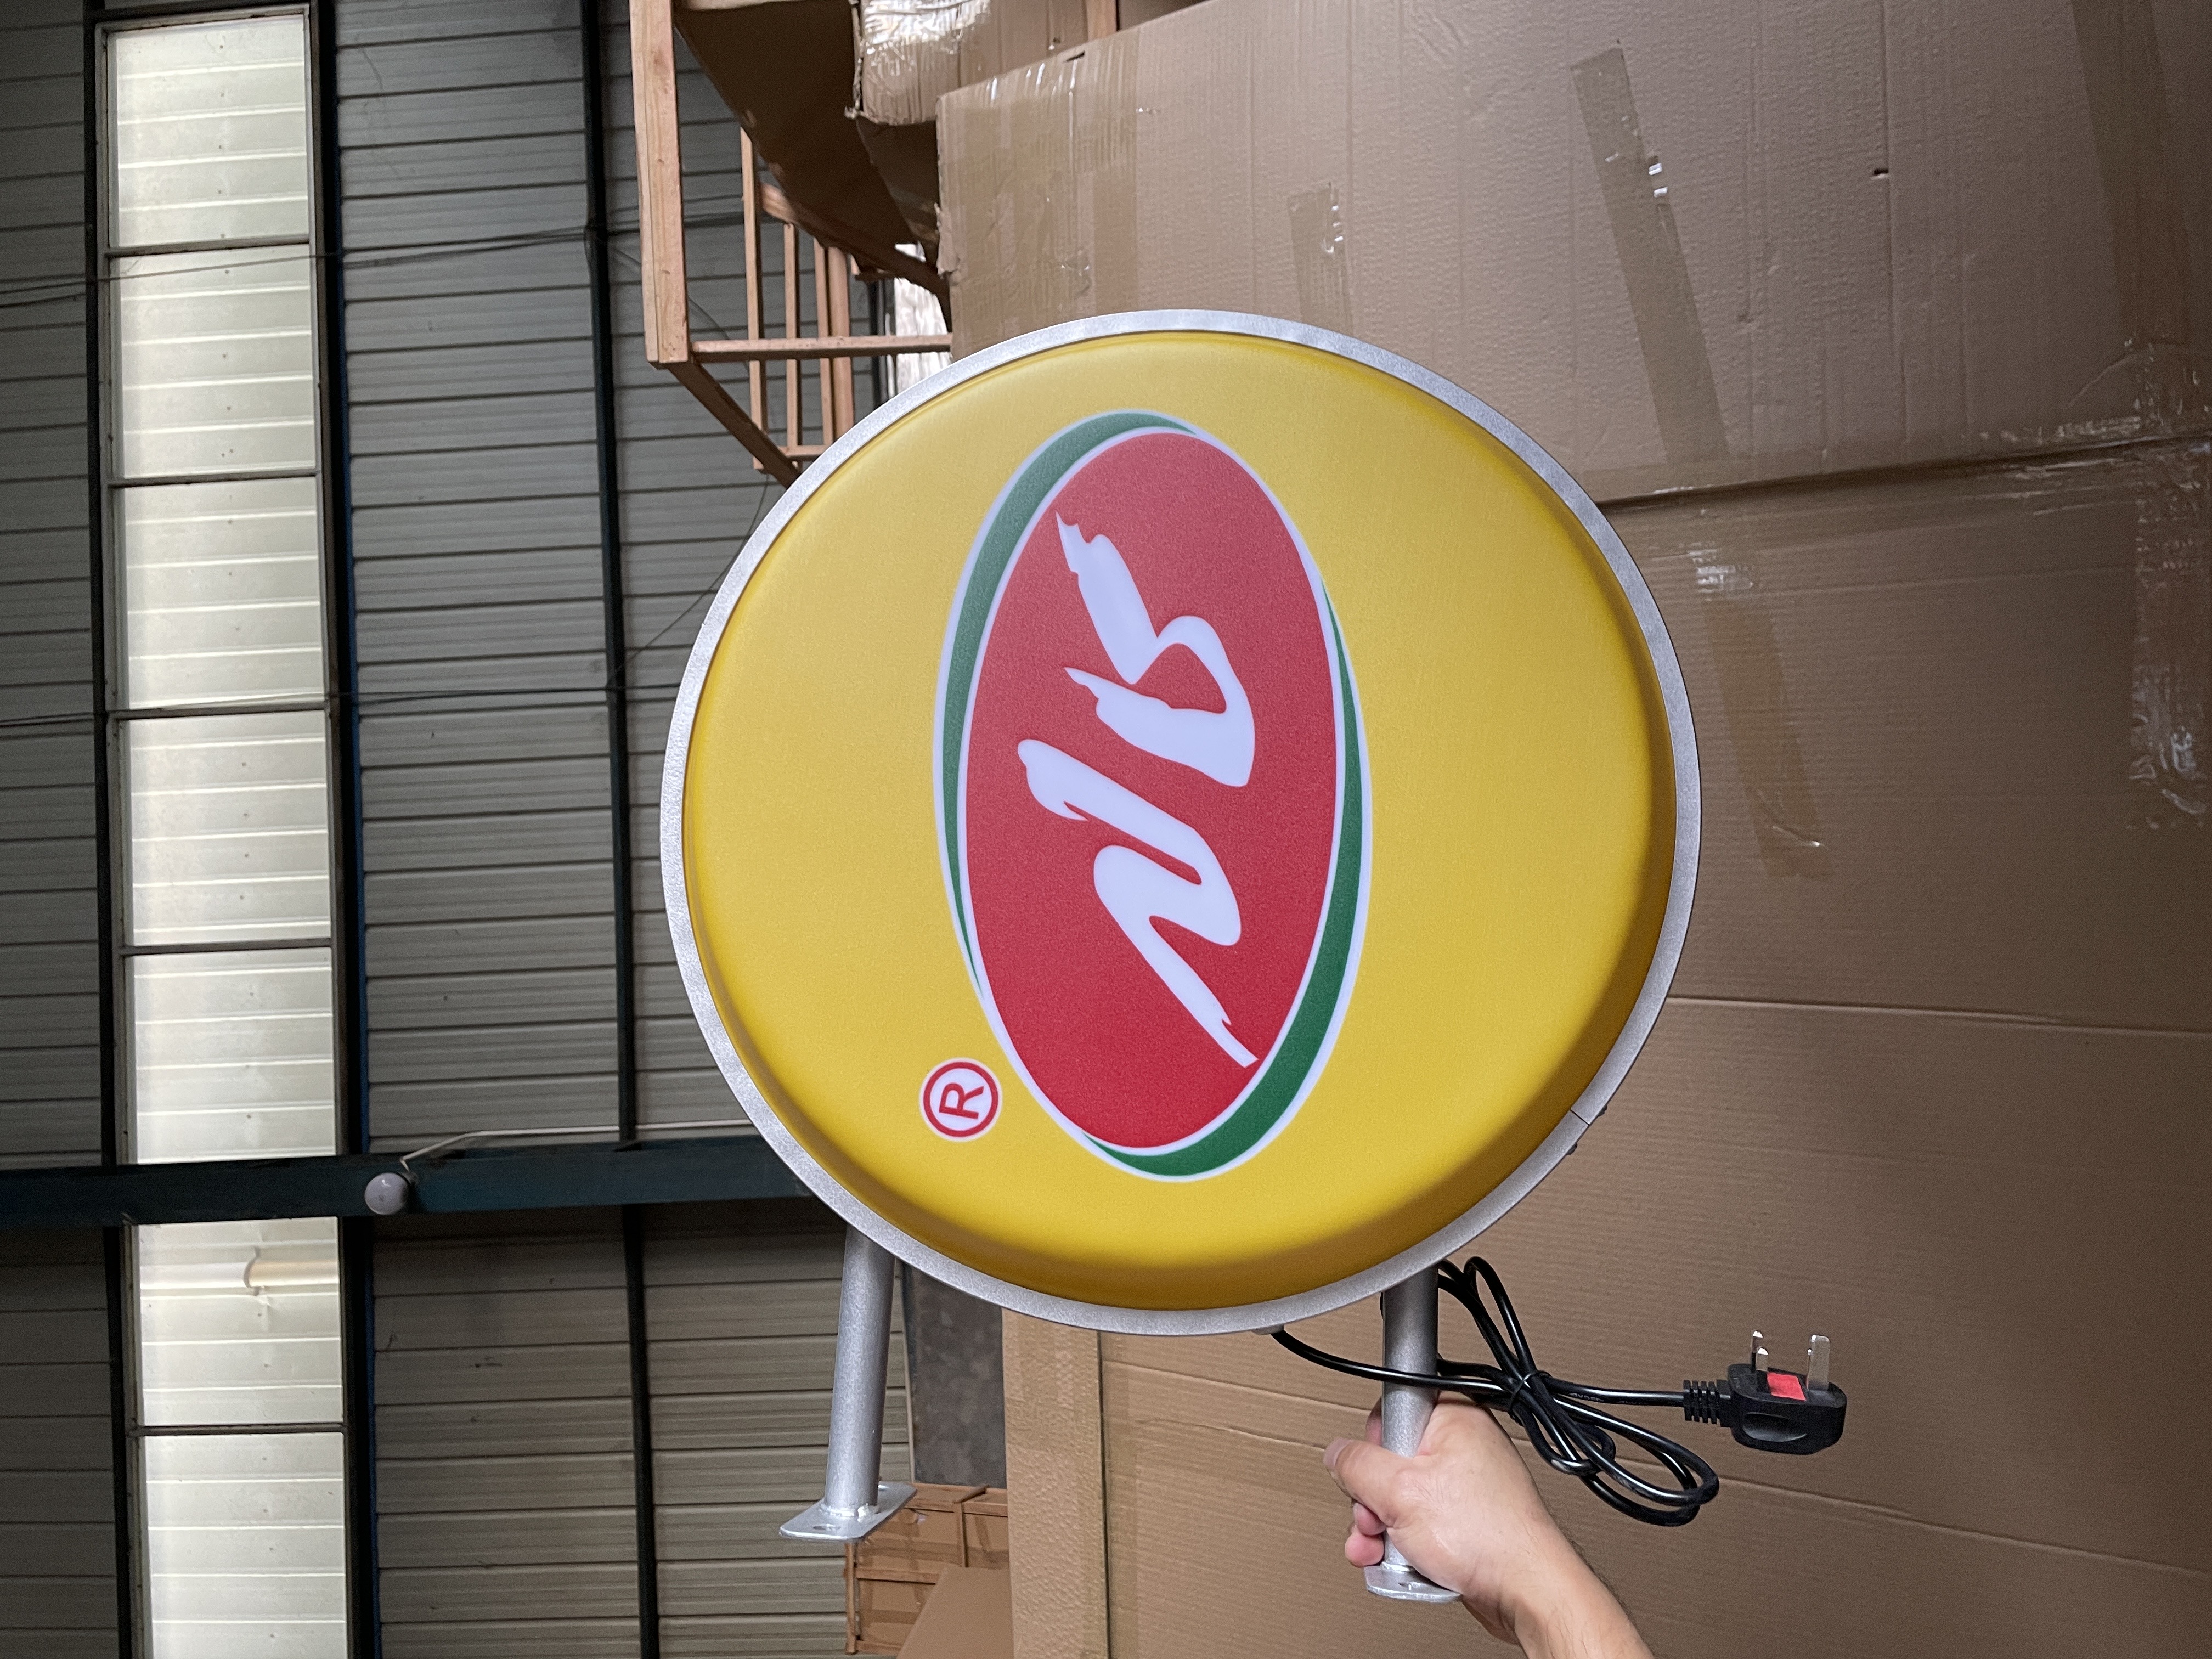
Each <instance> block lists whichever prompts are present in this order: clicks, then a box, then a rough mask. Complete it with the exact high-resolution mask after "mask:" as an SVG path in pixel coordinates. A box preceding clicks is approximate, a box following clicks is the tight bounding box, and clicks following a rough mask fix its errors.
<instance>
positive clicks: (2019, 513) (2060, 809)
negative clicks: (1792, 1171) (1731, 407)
mask: <svg viewBox="0 0 2212 1659" xmlns="http://www.w3.org/2000/svg"><path fill="white" fill-rule="evenodd" d="M1610 517H1611V519H1612V521H1613V526H1614V527H1615V528H1616V529H1617V530H1619V531H1620V534H1621V537H1622V538H1623V539H1624V540H1625V541H1626V543H1627V544H1628V546H1629V549H1630V550H1631V551H1632V553H1633V554H1634V555H1635V556H1636V558H1637V561H1638V565H1639V567H1640V568H1642V569H1643V571H1644V574H1645V576H1646V578H1647V580H1649V581H1650V584H1651V587H1652V591H1653V593H1654V595H1655V597H1656V599H1657V600H1658V602H1659V605H1660V608H1661V611H1662V613H1663V614H1664V615H1665V617H1666V618H1667V621H1668V630H1669V632H1670V633H1671V634H1672V635H1673V637H1674V645H1675V648H1676V651H1677V652H1678V653H1679V654H1680V658H1681V661H1682V668H1683V674H1684V677H1685V679H1686V682H1687V684H1688V688H1689V692H1690V701H1691V704H1692V708H1694V709H1695V711H1696V714H1697V721H1698V748H1699V763H1700V765H1701V768H1702V769H1703V772H1704V782H1705V790H1704V800H1705V826H1704V843H1703V848H1702V851H1701V855H1700V862H1699V884H1698V896H1697V905H1696V909H1695V912H1694V914H1693V918H1692V924H1691V930H1690V935H1689V939H1688V942H1687V945H1686V949H1685V951H1684V953H1683V958H1682V964H1681V969H1680V973H1679V974H1678V975H1677V977H1676V979H1675V982H1674V990H1675V993H1676V994H1678V995H1688V996H1698V997H1710V998H1734V999H1745V1000H1767V1001H1777V1002H1788V1003H1799V1002H1842V1003H1851V1004H1855V1005H1866V1006H1880V1007H1898V1008H1918V1009H1928V1010H1972V1011H1974V1012H1981V1013H1986V1014H1990V1015H1995V1016H2002V1017H2007V1018H2018V1019H2022V1020H2055V1021H2062V1022H2066V1023H2069V1024H2086V1025H2112V1026H2121V1027H2128V1028H2131V1029H2150V1030H2192V1031H2206V1030H2212V950H2208V949H2207V948H2206V942H2207V941H2208V940H2212V844H2208V837H2207V836H2206V835H2205V834H2204V833H2203V829H2202V826H2203V825H2204V823H2205V820H2206V809H2207V806H2208V805H2212V793H2208V791H2212V775H2209V774H2212V764H2208V760H2212V757H2207V750H2206V747H2205V744H2206V738H2207V734H2208V727H2207V724H2206V720H2205V715H2204V713H2203V709H2204V696H2203V686H2204V685H2205V683H2206V680H2207V678H2208V676H2212V449H2209V448H2208V447H2207V446H2206V445H2204V444H2203V443H2201V442H2191V443H2179V444H2153V445H2142V446H2136V447H2127V448H2123V449H2120V450H2118V451H2112V452H2105V453H2093V454H2085V455H2081V456H2078V457H2075V458H2070V459H2056V460H2051V461H2046V462H2038V463H2034V464H2023V465H2002V466H1990V467H1983V468H1972V469H1964V470H1946V471H1940V472H1932V473H1924V474H1911V475H1905V476H1900V477H1891V478H1884V479H1876V480H1861V481H1856V482H1850V483H1845V482H1841V481H1838V482H1837V483H1832V484H1824V485H1820V486H1815V487H1802V488H1796V489H1787V490H1780V491H1773V492H1757V493H1752V494H1745V495H1729V496H1727V497H1724V498H1723V497H1713V498H1704V499H1701V498H1696V497H1691V498H1683V499H1679V500H1675V501H1652V502H1644V503H1638V504H1635V505H1632V506H1627V507H1615V508H1613V509H1612V511H1611V513H1610ZM2184 592H2185V594H2186V598H2185V599H2184V598H2183V597H2182V595H2183V593H2184ZM2174 687H2179V688H2181V690H2180V695H2179V696H2175V695H2174V694H2173V691H2172V688H2174ZM2161 688H2166V689H2161ZM2177 730H2178V732H2179V740H2178V743H2177V740H2176V738H2175V736H2174V735H2173V733H2174V732H2176V731H2177ZM2159 731H2164V732H2166V733H2167V735H2166V736H2165V737H2163V738H2160V739H2159V740H2158V741H2157V742H2156V743H2155V744H2153V742H2152V741H2151V734H2152V733H2154V732H2159ZM2177 748H2178V750H2179V752H2181V753H2184V754H2185V755H2187V756H2189V757H2191V758H2190V760H2189V762H2188V763H2187V765H2186V767H2185V768H2182V767H2178V766H2177V765H2176V764H2174V763H2173V762H2172V756H2173V755H2174V753H2175V752H2176V751H2177ZM2153 750H2156V752H2157V753H2158V754H2159V755H2160V756H2163V757H2166V758H2165V759H2163V760H2161V761H2159V762H2157V763H2152V764H2147V763H2146V762H2147V759H2148V757H2149V756H2150V755H2151V753H2152V751H2153ZM2196 757H2207V758H2203V759H2200V758H2196Z"/></svg>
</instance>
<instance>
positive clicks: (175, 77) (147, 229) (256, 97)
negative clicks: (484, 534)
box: [107, 16, 310, 247]
mask: <svg viewBox="0 0 2212 1659" xmlns="http://www.w3.org/2000/svg"><path fill="white" fill-rule="evenodd" d="M107 50H108V66H109V73H110V75H111V76H112V81H111V88H112V90H111V92H110V95H109V107H110V112H111V119H112V122H113V124H114V156H115V179H114V199H115V243H116V246H120V247H143V246H148V245H149V244H158V243H168V242H199V241H216V240H225V241H227V240H234V239H235V238H239V237H245V236H305V235H306V234H307V228H308V220H309V212H310V206H309V197H308V189H307V177H308V175H307V32H306V21H305V20H304V19H303V18H301V17H296V16H295V17H256V18H241V19H240V20H238V21H231V22H222V23H199V24H185V25H172V26H170V27H166V28H149V29H122V30H118V31H117V32H116V33H113V34H112V35H110V36H109V37H108V47H107Z"/></svg>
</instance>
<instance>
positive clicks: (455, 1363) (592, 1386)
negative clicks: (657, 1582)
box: [376, 1210, 638, 1659]
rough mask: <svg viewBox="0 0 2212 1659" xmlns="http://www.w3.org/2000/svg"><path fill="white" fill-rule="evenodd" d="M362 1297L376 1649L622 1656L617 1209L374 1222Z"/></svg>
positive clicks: (404, 1654)
mask: <svg viewBox="0 0 2212 1659" xmlns="http://www.w3.org/2000/svg"><path fill="white" fill-rule="evenodd" d="M376 1291H377V1297H376V1329H377V1338H376V1350H377V1362H376V1396H377V1404H376V1437H377V1477H376V1478H377V1509H378V1512H379V1516H380V1522H379V1528H378V1548H379V1554H380V1568H381V1572H380V1583H379V1589H380V1599H381V1601H382V1605H383V1616H384V1651H385V1655H386V1659H415V1656H426V1659H427V1656H453V1659H461V1656H467V1659H495V1656H496V1659H509V1656H512V1659H538V1656H549V1659H550V1656H555V1655H559V1656H562V1659H568V1656H576V1655H608V1656H615V1655H623V1656H631V1659H635V1655H636V1653H637V1651H638V1634H637V1551H636V1545H637V1528H636V1523H635V1514H634V1512H633V1510H632V1509H631V1492H632V1477H631V1467H630V1407H629V1346H628V1342H627V1339H626V1327H625V1323H624V1317H623V1307H624V1291H623V1248H622V1233H621V1228H620V1224H619V1221H618V1218H617V1217H616V1216H615V1215H614V1214H613V1213H612V1212H608V1211H604V1210H592V1211H581V1212H574V1213H571V1214H564V1215H552V1216H542V1215H541V1216H521V1217H484V1218H475V1217H471V1218H458V1219H453V1220H442V1219H441V1220H429V1219H427V1218H425V1219H419V1220H415V1221H411V1222H404V1223H398V1224H390V1225H386V1226H385V1227H384V1228H383V1229H382V1231H380V1236H379V1237H378V1240H377V1248H376Z"/></svg>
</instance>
